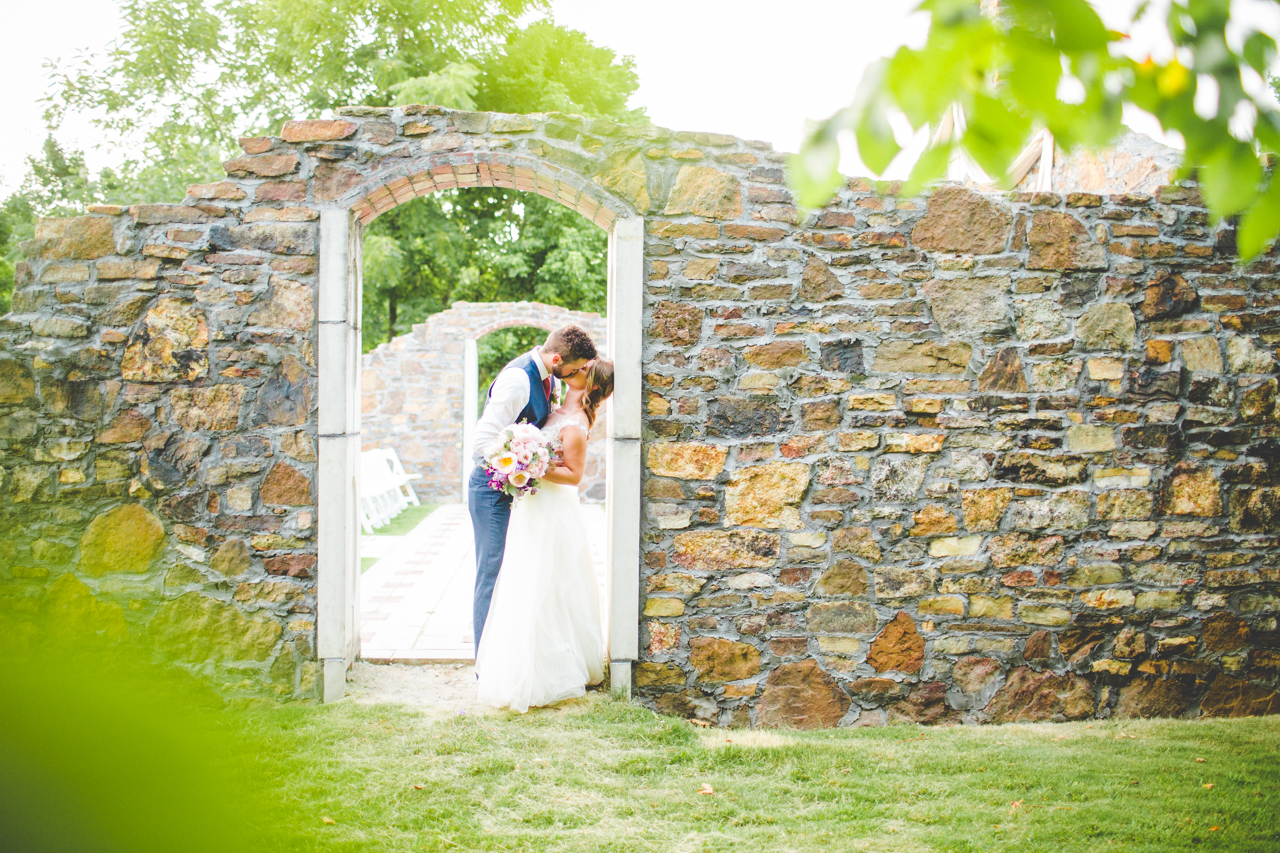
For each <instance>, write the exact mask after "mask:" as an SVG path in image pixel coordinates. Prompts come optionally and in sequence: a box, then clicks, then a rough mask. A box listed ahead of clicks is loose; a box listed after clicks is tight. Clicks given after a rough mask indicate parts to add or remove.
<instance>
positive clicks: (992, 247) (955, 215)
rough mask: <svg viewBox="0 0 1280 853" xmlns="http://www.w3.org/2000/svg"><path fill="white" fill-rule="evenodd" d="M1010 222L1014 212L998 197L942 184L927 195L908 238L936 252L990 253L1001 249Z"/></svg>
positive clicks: (1005, 241) (1006, 240)
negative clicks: (922, 211)
mask: <svg viewBox="0 0 1280 853" xmlns="http://www.w3.org/2000/svg"><path fill="white" fill-rule="evenodd" d="M1012 225H1013V214H1012V213H1011V212H1010V210H1009V209H1008V208H1007V207H1006V206H1005V205H1004V204H1003V203H1002V202H1001V201H1000V200H999V199H998V198H994V197H991V196H984V195H982V194H980V193H977V192H974V191H973V190H971V189H968V188H966V187H962V186H958V185H956V184H942V185H940V186H938V187H937V188H936V189H934V191H933V193H932V194H931V195H930V196H929V200H928V203H927V206H926V208H925V215H924V217H923V218H921V220H920V222H919V223H917V224H916V227H915V228H914V229H913V230H912V232H911V240H912V242H913V243H914V244H915V245H916V246H918V247H919V248H921V249H927V250H930V251H935V252H957V253H963V254H973V255H992V254H997V253H999V252H1003V251H1004V249H1005V245H1006V244H1007V243H1008V240H1009V234H1010V230H1011V227H1012Z"/></svg>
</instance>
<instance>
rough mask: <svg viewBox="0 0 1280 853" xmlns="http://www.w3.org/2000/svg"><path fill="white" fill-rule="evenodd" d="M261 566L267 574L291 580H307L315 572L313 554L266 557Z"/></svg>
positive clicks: (314, 557)
mask: <svg viewBox="0 0 1280 853" xmlns="http://www.w3.org/2000/svg"><path fill="white" fill-rule="evenodd" d="M262 566H263V568H265V569H266V570H267V573H268V574H272V575H284V576H287V577H291V578H309V577H311V576H312V574H313V573H314V571H315V566H316V556H315V555H314V554H285V555H283V556H280V557H267V558H266V559H265V560H263V561H262Z"/></svg>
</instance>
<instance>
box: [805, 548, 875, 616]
mask: <svg viewBox="0 0 1280 853" xmlns="http://www.w3.org/2000/svg"><path fill="white" fill-rule="evenodd" d="M878 550H879V549H877V552H878ZM815 589H816V590H817V593H818V594H819V595H827V596H838V595H853V596H858V595H865V594H866V592H867V573H866V570H865V569H864V568H863V567H862V566H861V565H859V564H858V563H856V562H854V561H853V560H837V561H836V563H835V565H834V566H832V567H831V568H830V569H828V570H827V571H826V572H824V573H823V574H822V576H821V577H820V578H818V583H817V586H816V587H815ZM873 627H874V625H873Z"/></svg>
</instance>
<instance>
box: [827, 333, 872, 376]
mask: <svg viewBox="0 0 1280 853" xmlns="http://www.w3.org/2000/svg"><path fill="white" fill-rule="evenodd" d="M819 363H820V364H821V365H822V369H823V370H830V371H834V372H838V373H854V374H858V375H861V374H862V373H863V370H864V367H863V362H862V341H857V340H853V339H852V338H845V339H844V340H840V341H830V342H828V343H824V344H822V354H821V356H820V358H819Z"/></svg>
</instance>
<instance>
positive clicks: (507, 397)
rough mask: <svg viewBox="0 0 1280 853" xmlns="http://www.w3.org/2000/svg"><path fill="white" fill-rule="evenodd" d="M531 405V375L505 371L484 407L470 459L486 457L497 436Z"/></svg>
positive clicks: (496, 381)
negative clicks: (485, 454)
mask: <svg viewBox="0 0 1280 853" xmlns="http://www.w3.org/2000/svg"><path fill="white" fill-rule="evenodd" d="M527 405H529V374H527V373H525V372H524V371H523V370H520V369H518V368H514V367H508V368H504V369H503V370H502V372H500V373H499V374H498V378H497V379H496V380H494V383H493V393H491V394H490V395H489V399H488V400H487V401H486V402H485V404H484V414H482V415H481V416H480V420H478V421H477V422H476V432H475V443H474V444H473V445H472V447H471V456H472V458H473V459H474V458H476V457H478V456H483V455H484V451H485V449H486V448H488V446H489V445H490V444H491V443H492V442H493V440H494V439H495V438H497V436H498V433H499V432H501V431H502V430H503V429H505V428H506V427H509V426H511V425H512V424H513V423H515V422H516V418H517V417H519V415H520V412H521V411H523V410H524V407H525V406H527Z"/></svg>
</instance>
